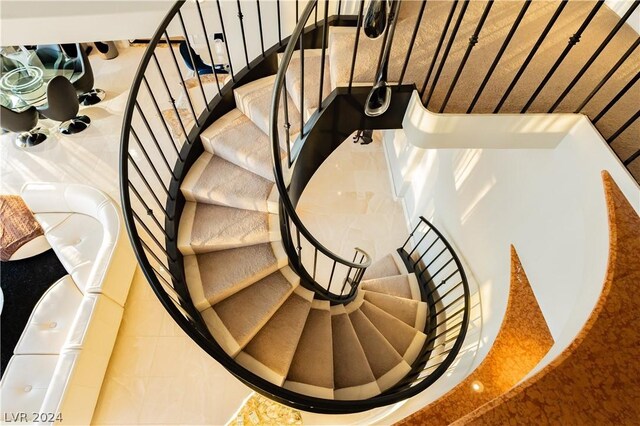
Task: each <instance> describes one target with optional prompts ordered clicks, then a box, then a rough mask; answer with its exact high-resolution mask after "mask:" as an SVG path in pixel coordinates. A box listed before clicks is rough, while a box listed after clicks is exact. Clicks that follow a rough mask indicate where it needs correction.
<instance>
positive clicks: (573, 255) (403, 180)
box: [382, 98, 640, 424]
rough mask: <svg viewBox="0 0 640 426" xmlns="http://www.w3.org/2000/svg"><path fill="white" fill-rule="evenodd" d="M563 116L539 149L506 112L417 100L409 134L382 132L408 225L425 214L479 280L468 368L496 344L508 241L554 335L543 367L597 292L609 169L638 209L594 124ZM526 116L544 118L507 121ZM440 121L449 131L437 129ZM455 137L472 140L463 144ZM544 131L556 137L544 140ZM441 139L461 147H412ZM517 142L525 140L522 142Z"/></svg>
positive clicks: (632, 187)
mask: <svg viewBox="0 0 640 426" xmlns="http://www.w3.org/2000/svg"><path fill="white" fill-rule="evenodd" d="M414 101H416V102H419V101H417V98H416V99H415V100H414ZM548 117H549V116H548ZM555 117H556V118H557V117H561V116H555ZM564 117H565V118H566V119H565V120H562V121H563V122H564V123H565V124H566V125H567V126H566V128H565V129H564V134H563V135H560V137H558V132H557V130H558V129H557V128H555V129H554V130H553V132H552V133H550V134H546V135H545V133H544V130H543V131H542V132H541V133H538V134H537V135H538V136H537V137H538V138H542V144H540V145H536V144H535V137H536V136H535V135H534V136H533V137H534V139H533V140H532V134H533V133H531V132H528V133H527V134H526V135H525V136H524V137H523V136H522V134H521V132H518V131H510V130H508V129H509V126H510V124H509V123H505V119H506V118H505V116H502V117H496V116H480V115H475V116H467V117H466V118H467V119H465V117H464V116H456V117H452V116H451V115H445V116H439V115H438V114H432V113H430V112H428V111H426V110H425V109H424V108H422V106H421V105H419V106H418V105H416V104H414V105H412V106H410V108H409V109H408V110H407V115H406V116H405V121H404V126H405V129H404V130H395V131H393V130H392V131H387V132H386V134H385V148H386V154H387V158H388V161H389V166H390V169H391V173H392V177H393V181H394V188H395V190H396V193H397V195H398V196H400V197H402V198H403V201H404V203H405V207H406V212H407V216H408V217H407V219H408V221H409V222H410V223H415V222H416V218H417V217H418V216H420V215H424V216H425V217H427V218H428V219H431V220H433V222H434V223H435V225H436V226H438V227H439V228H441V229H443V230H445V231H446V233H447V235H448V237H449V238H451V240H452V241H453V243H454V244H455V246H456V248H457V250H459V255H461V256H462V257H463V258H464V259H465V261H466V264H467V268H469V269H470V272H471V273H472V274H473V276H474V277H475V279H476V280H477V282H478V285H479V287H480V292H481V302H482V313H483V325H482V338H481V341H482V344H481V347H480V348H479V350H478V356H477V357H476V359H475V361H474V364H475V365H477V364H479V363H480V362H481V361H482V359H483V358H484V356H485V355H486V353H487V351H488V349H489V348H490V346H491V343H492V342H493V340H494V339H495V337H496V334H497V332H498V329H499V327H500V324H501V322H502V318H503V315H504V312H505V309H506V302H507V294H508V287H509V278H510V257H509V245H510V244H513V245H514V246H515V247H516V249H517V251H518V254H519V255H520V259H521V261H522V264H523V266H524V268H525V271H526V273H527V275H528V277H529V280H530V282H531V285H532V287H533V291H534V293H535V295H536V297H537V299H538V302H539V304H540V307H541V309H542V312H543V314H544V316H545V319H546V320H547V322H548V324H549V328H550V330H551V333H552V334H553V337H554V339H555V342H556V343H555V345H554V346H553V348H552V349H551V351H550V352H549V354H548V355H547V356H546V357H545V358H544V359H543V360H542V361H541V363H540V364H539V365H538V367H537V369H539V368H541V367H542V366H544V365H546V364H547V363H548V362H549V361H551V360H552V359H553V358H555V357H556V356H557V355H558V354H559V353H561V352H562V350H563V349H564V348H566V346H567V345H568V344H569V343H570V342H571V341H572V340H573V338H574V337H575V335H576V334H577V333H578V332H579V331H580V329H581V328H582V326H583V325H584V323H585V321H586V320H587V318H588V316H589V314H590V313H591V311H592V309H593V307H594V305H595V303H596V301H597V299H598V297H599V295H600V292H601V289H602V284H603V281H604V277H605V270H606V264H607V257H608V244H609V237H608V221H607V212H606V206H605V199H604V191H603V186H602V179H601V171H602V170H608V171H609V172H610V173H611V175H612V176H613V178H614V180H615V181H616V182H617V184H618V185H619V186H620V187H621V189H622V191H623V192H624V194H625V195H626V197H627V198H628V199H629V200H630V202H631V204H632V205H633V206H634V207H635V209H636V211H639V212H640V188H639V187H638V185H637V183H636V182H635V180H633V178H632V177H631V176H630V175H629V174H628V172H627V171H626V170H625V169H624V167H623V166H622V164H621V163H620V162H619V160H618V159H617V158H616V157H615V155H614V154H613V152H612V151H611V150H610V148H609V147H608V146H607V145H606V143H605V142H604V140H603V139H602V137H601V136H600V134H599V133H598V132H597V131H596V130H595V129H594V128H593V126H592V125H591V123H590V122H589V120H588V119H587V118H586V117H584V116H581V115H564ZM527 118H530V119H532V120H537V119H539V117H538V118H536V117H535V116H527V115H525V116H520V115H519V116H515V117H514V120H516V121H517V120H520V121H519V122H520V124H521V125H522V124H523V123H525V124H526V120H527ZM452 119H455V120H454V121H453V124H451V120H452ZM447 120H449V121H450V122H449V124H451V125H449V124H447ZM501 120H502V121H501ZM506 120H507V121H508V119H506ZM522 120H525V122H523V121H522ZM434 121H435V123H436V125H435V127H434ZM425 123H428V124H427V125H426V126H425V127H424V128H421V127H420V126H421V125H424V124H425ZM514 123H515V121H514ZM512 124H513V123H512ZM503 125H504V126H506V127H504V128H502V129H501V127H500V126H503ZM443 126H444V127H443ZM525 127H526V126H525ZM438 128H445V129H447V130H446V132H439V131H433V130H434V129H438ZM517 128H521V127H519V126H511V129H517ZM424 129H426V131H425V130H424ZM460 134H463V135H464V134H466V135H467V136H469V135H471V136H474V137H469V138H468V139H466V140H465V138H460V137H458V136H459V135H460ZM408 135H411V138H409V137H408ZM487 135H489V136H487ZM545 138H550V139H556V138H557V139H558V141H557V143H549V141H546V142H547V143H545V141H544V139H545ZM447 140H449V141H458V142H457V143H458V147H457V148H452V149H425V148H421V147H417V146H415V145H416V144H418V145H420V146H423V147H424V146H430V145H435V146H438V145H440V146H441V145H442V143H444V142H446V141H447ZM532 142H533V145H532ZM522 143H525V144H527V145H528V146H529V147H528V148H524V149H523V148H522ZM531 146H540V148H531ZM496 147H500V148H499V149H496ZM537 369H536V370H537ZM443 388H444V387H443ZM433 391H435V389H434V390H433ZM434 394H435V392H432V389H430V390H429V391H427V392H425V395H419V396H418V397H416V398H415V401H410V402H409V403H407V404H406V406H405V407H402V408H400V409H399V410H398V411H396V412H395V413H393V414H391V415H390V416H389V417H387V418H386V419H385V420H384V421H383V422H382V423H385V424H386V423H390V422H393V421H396V420H399V419H401V418H402V417H404V416H407V415H408V414H410V413H411V412H412V411H415V410H417V409H419V408H420V407H421V406H423V405H425V404H426V403H428V401H430V400H432V399H434V396H435V395H434Z"/></svg>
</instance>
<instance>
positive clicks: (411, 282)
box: [360, 274, 420, 300]
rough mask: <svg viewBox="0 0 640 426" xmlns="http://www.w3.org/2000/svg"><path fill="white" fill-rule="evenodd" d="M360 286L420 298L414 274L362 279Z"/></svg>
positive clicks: (409, 297)
mask: <svg viewBox="0 0 640 426" xmlns="http://www.w3.org/2000/svg"><path fill="white" fill-rule="evenodd" d="M360 288H361V289H363V290H367V291H373V292H376V293H384V294H388V295H391V296H395V297H403V298H405V299H413V300H420V287H419V286H418V280H417V279H416V276H415V275H414V274H408V275H394V276H391V277H382V278H373V279H370V280H366V281H362V282H361V283H360Z"/></svg>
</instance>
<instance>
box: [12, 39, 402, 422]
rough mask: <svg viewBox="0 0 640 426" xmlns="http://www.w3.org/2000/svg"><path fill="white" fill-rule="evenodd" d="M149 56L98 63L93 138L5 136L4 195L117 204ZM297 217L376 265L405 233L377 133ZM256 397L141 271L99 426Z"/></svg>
mask: <svg viewBox="0 0 640 426" xmlns="http://www.w3.org/2000/svg"><path fill="white" fill-rule="evenodd" d="M142 52H143V49H141V48H126V49H121V50H120V56H119V57H118V58H116V59H114V60H111V61H104V60H101V59H98V58H95V57H94V56H91V60H92V67H93V69H94V73H95V74H96V86H97V87H100V88H102V89H104V90H105V91H106V92H107V98H106V99H105V100H104V101H103V102H101V103H100V104H98V105H95V106H92V107H87V108H83V109H82V110H81V113H82V114H86V115H89V116H90V117H91V118H92V125H91V127H89V129H87V130H86V131H84V132H82V133H80V134H77V135H73V136H62V135H59V134H55V133H54V134H53V135H52V137H51V138H50V139H49V140H47V141H46V142H44V143H43V144H41V145H39V146H37V147H35V148H32V149H28V150H23V149H19V148H17V147H16V146H15V145H14V144H13V139H14V137H15V136H14V135H12V134H4V135H1V136H0V158H1V159H2V160H1V162H0V168H1V170H0V171H1V174H0V193H2V194H10V193H18V192H19V191H20V188H21V186H22V185H23V184H24V183H26V182H31V181H56V182H73V183H86V184H90V185H93V186H96V187H97V188H99V189H101V190H103V191H105V192H106V193H107V194H109V195H110V196H111V197H112V198H113V199H114V200H115V201H116V202H117V203H119V202H120V197H119V189H118V156H119V144H120V131H121V125H122V116H123V111H124V109H125V104H126V100H127V96H128V88H129V86H130V84H131V81H132V79H133V74H134V72H135V69H136V68H137V65H138V62H139V60H140V57H141V55H142ZM45 124H46V125H47V126H50V127H52V128H53V127H54V126H55V123H53V122H49V123H45ZM299 212H300V214H301V215H302V217H303V219H304V221H305V223H306V224H307V225H308V227H309V228H310V229H311V231H312V232H313V233H314V235H316V234H317V235H318V237H319V238H320V241H321V242H323V244H325V245H327V247H330V248H331V249H334V250H337V251H340V252H341V253H342V252H344V254H345V255H348V254H349V253H352V252H351V251H350V250H351V249H352V248H353V247H355V246H359V247H361V248H363V249H365V250H366V251H368V252H369V253H370V254H371V256H372V257H373V258H374V259H375V258H378V257H381V256H384V254H386V253H387V252H389V251H390V250H393V249H394V248H397V247H398V244H399V243H400V244H401V243H402V239H403V238H404V237H405V236H406V235H407V229H406V225H405V222H404V216H403V213H402V208H401V205H400V203H399V202H398V201H396V200H395V199H394V197H393V196H392V192H391V185H390V183H389V178H388V173H387V170H386V164H385V159H384V153H383V150H382V145H381V141H380V138H379V137H378V136H377V137H376V140H375V142H374V143H372V144H371V145H368V146H361V145H358V144H352V143H351V142H350V141H347V142H345V143H344V144H343V145H342V146H340V148H338V149H337V150H336V152H335V153H334V154H333V155H332V156H331V157H330V158H329V159H328V160H327V162H326V163H325V164H323V166H322V168H321V169H320V170H319V171H318V173H317V175H316V176H314V178H313V179H312V181H311V182H310V183H309V186H308V189H307V190H306V192H305V193H304V195H303V197H302V199H301V201H300V204H299ZM363 214H364V215H365V216H363ZM250 394H251V390H250V389H249V388H247V387H246V386H244V385H243V384H241V383H240V382H239V381H238V380H236V379H235V378H234V377H233V376H231V374H229V373H228V372H227V371H226V370H225V369H224V368H222V366H221V365H220V364H218V363H217V362H216V361H215V360H213V359H212V358H211V357H209V356H208V355H207V354H206V353H205V352H204V351H203V350H201V349H200V348H199V347H198V346H197V345H196V344H195V343H193V341H192V340H191V339H190V338H189V337H187V335H186V334H185V333H184V332H183V331H182V330H181V329H180V328H179V327H178V326H177V325H176V324H175V323H174V322H173V320H172V319H171V318H170V316H169V315H168V314H167V313H166V311H165V310H164V309H163V307H162V306H161V305H160V303H159V302H158V301H157V299H156V298H155V295H154V294H153V293H152V291H151V289H150V287H149V286H148V284H147V282H146V280H145V278H144V276H143V274H142V273H141V271H139V270H138V271H136V275H135V277H134V280H133V283H132V286H131V291H130V294H129V298H128V300H127V305H126V308H125V312H124V318H123V322H122V325H121V328H120V332H119V334H118V339H117V341H116V345H115V347H114V350H113V354H112V357H111V360H110V364H109V367H108V370H107V373H106V376H105V380H104V383H103V387H102V390H101V394H100V398H99V401H98V405H97V407H96V411H95V413H94V418H93V422H92V423H94V424H98V425H100V424H112V425H116V424H117V425H128V424H190V425H192V424H214V425H222V424H225V423H227V422H228V421H229V420H230V419H231V418H233V416H234V413H235V412H236V411H237V410H238V409H239V408H240V406H241V405H242V403H243V401H244V400H245V399H246V398H247V397H248V396H249V395H250ZM323 417H325V418H322V419H321V418H320V417H318V416H316V415H311V414H308V413H303V421H305V423H307V424H316V423H319V422H323V423H324V422H325V421H326V420H327V419H326V416H323ZM351 420H355V419H350V421H351Z"/></svg>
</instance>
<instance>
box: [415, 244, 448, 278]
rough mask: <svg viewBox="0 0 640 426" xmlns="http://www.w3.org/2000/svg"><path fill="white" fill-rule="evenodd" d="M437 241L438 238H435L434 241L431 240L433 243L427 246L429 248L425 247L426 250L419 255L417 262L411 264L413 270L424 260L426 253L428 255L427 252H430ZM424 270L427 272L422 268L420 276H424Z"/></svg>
mask: <svg viewBox="0 0 640 426" xmlns="http://www.w3.org/2000/svg"><path fill="white" fill-rule="evenodd" d="M438 241H440V238H436V239H435V240H433V242H432V243H431V244H430V245H429V247H427V249H426V250H425V251H424V253H422V254H421V255H420V257H419V258H418V260H416V261H415V262H414V263H413V267H414V268H415V267H416V266H417V265H418V263H420V261H421V260H422V258H424V257H425V256H426V255H427V253H429V250H431V248H432V247H433V246H434V245H436V243H437V242H438ZM445 248H446V246H445ZM426 270H427V268H424V269H423V270H422V272H421V273H420V275H422V274H424V273H425V271H426Z"/></svg>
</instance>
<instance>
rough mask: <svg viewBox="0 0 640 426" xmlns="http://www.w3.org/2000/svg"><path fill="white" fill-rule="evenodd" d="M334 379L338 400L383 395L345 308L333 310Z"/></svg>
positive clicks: (336, 306)
mask: <svg viewBox="0 0 640 426" xmlns="http://www.w3.org/2000/svg"><path fill="white" fill-rule="evenodd" d="M331 328H332V331H333V380H334V384H335V392H334V394H335V398H336V399H366V398H370V397H372V396H375V395H377V394H379V393H380V388H379V387H378V384H377V382H376V378H375V376H374V375H373V372H372V371H371V367H369V362H368V361H367V357H366V355H365V353H364V350H363V349H362V346H361V345H360V342H359V340H358V336H357V334H356V332H355V330H354V328H353V326H352V325H351V320H350V319H349V315H347V312H346V310H345V308H344V306H343V305H335V306H332V307H331Z"/></svg>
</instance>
